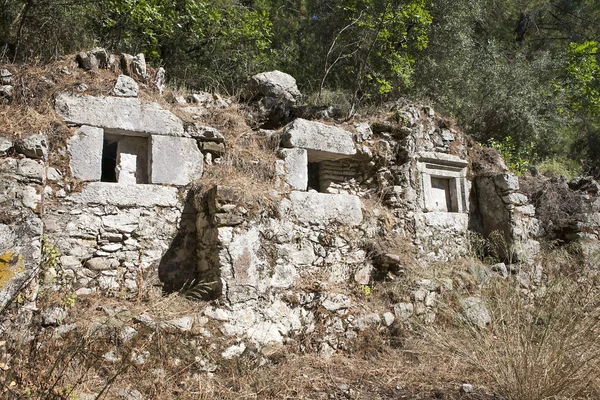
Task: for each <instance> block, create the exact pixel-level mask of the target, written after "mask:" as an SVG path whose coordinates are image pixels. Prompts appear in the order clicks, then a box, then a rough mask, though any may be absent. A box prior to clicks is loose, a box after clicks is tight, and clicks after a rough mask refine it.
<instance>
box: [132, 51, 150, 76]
mask: <svg viewBox="0 0 600 400" xmlns="http://www.w3.org/2000/svg"><path fill="white" fill-rule="evenodd" d="M132 66H133V72H135V73H136V74H137V75H138V76H139V77H140V78H142V79H143V80H144V81H145V80H146V78H147V76H148V73H147V68H146V57H145V56H144V53H140V54H138V55H136V56H135V57H134V58H133V63H132Z"/></svg>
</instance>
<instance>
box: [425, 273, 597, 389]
mask: <svg viewBox="0 0 600 400" xmlns="http://www.w3.org/2000/svg"><path fill="white" fill-rule="evenodd" d="M486 294H487V296H485V297H486V298H487V303H488V307H489V310H490V314H491V317H492V323H491V325H490V326H489V327H488V328H483V329H482V328H479V327H477V326H476V325H475V324H473V323H470V322H469V321H467V320H466V319H465V318H463V317H462V314H461V311H460V310H459V309H457V308H451V307H443V308H442V309H443V311H442V312H443V314H444V316H443V318H444V319H445V320H446V321H449V323H448V325H447V326H446V327H444V328H440V327H436V328H429V329H428V332H427V335H428V337H429V338H430V339H431V340H432V342H433V343H434V344H435V347H436V348H437V349H440V350H442V352H443V353H445V354H447V355H450V356H451V357H452V359H453V360H454V362H456V363H458V364H462V365H466V366H470V367H473V368H474V369H475V370H477V371H479V372H480V373H482V374H484V375H486V376H487V377H488V378H489V379H490V381H492V382H493V384H494V386H495V387H494V388H493V390H494V392H495V393H497V394H498V396H499V397H500V398H502V399H507V400H541V399H596V398H600V374H599V373H598V371H600V309H599V306H600V299H599V297H598V293H597V290H596V285H595V283H594V282H593V281H590V280H587V281H578V280H573V279H567V278H560V277H557V278H555V279H553V280H551V281H550V282H548V284H547V286H546V287H545V288H543V289H540V290H538V291H537V293H535V295H534V296H532V295H531V294H530V293H525V292H524V291H523V290H522V289H521V288H520V287H519V286H518V285H516V284H514V283H511V282H510V281H508V282H505V281H498V282H496V283H495V284H494V285H492V286H491V287H490V289H489V291H488V292H487V293H486Z"/></svg>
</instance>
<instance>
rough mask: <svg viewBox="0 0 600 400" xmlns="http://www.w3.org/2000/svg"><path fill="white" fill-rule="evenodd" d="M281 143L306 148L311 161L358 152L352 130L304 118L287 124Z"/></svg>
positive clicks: (286, 145)
mask: <svg viewBox="0 0 600 400" xmlns="http://www.w3.org/2000/svg"><path fill="white" fill-rule="evenodd" d="M281 144H282V146H283V147H300V148H303V149H306V150H307V151H308V161H310V162H320V161H323V160H337V159H340V158H346V157H349V156H353V155H355V154H356V147H355V146H354V142H353V140H352V134H351V133H350V132H348V131H346V130H344V129H342V128H338V127H337V126H331V125H325V124H322V123H320V122H313V121H308V120H305V119H302V118H298V119H296V120H295V121H294V122H291V123H290V124H288V125H286V127H285V128H284V130H283V132H282V133H281Z"/></svg>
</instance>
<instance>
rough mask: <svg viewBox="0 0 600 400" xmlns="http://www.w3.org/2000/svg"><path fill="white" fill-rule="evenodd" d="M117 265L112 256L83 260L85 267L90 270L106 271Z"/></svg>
mask: <svg viewBox="0 0 600 400" xmlns="http://www.w3.org/2000/svg"><path fill="white" fill-rule="evenodd" d="M118 266H119V261H118V260H115V259H114V258H103V257H95V258H90V259H89V260H87V261H86V262H85V267H86V268H88V269H91V270H92V271H106V270H110V269H116V268H117V267H118Z"/></svg>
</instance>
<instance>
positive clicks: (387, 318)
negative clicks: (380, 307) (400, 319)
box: [381, 312, 396, 326]
mask: <svg viewBox="0 0 600 400" xmlns="http://www.w3.org/2000/svg"><path fill="white" fill-rule="evenodd" d="M381 319H382V320H383V324H384V325H385V326H391V325H392V324H393V323H394V321H395V320H396V317H394V314H392V313H391V312H386V313H383V315H382V316H381Z"/></svg>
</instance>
